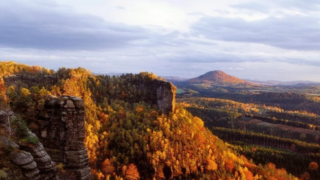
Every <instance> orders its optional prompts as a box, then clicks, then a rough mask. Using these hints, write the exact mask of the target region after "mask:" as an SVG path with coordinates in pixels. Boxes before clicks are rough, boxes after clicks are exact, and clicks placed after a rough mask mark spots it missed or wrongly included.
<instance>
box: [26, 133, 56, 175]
mask: <svg viewBox="0 0 320 180" xmlns="http://www.w3.org/2000/svg"><path fill="white" fill-rule="evenodd" d="M32 134H33V133H32ZM33 136H35V135H34V134H33ZM20 149H22V150H24V151H26V152H28V153H30V154H31V155H32V157H33V160H34V163H33V164H32V165H35V166H36V168H37V169H39V171H40V177H41V179H43V180H58V179H59V178H58V177H57V171H56V168H55V163H54V162H53V161H52V160H51V157H50V156H49V155H48V153H47V152H46V151H45V149H44V147H43V145H42V143H40V142H38V143H36V144H23V143H20ZM29 167H30V168H31V167H33V166H31V164H30V165H29ZM21 168H22V169H24V168H25V167H24V166H22V167H21ZM25 175H26V174H25Z"/></svg>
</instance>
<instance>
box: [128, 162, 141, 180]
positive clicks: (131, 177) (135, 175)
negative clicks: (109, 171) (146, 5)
mask: <svg viewBox="0 0 320 180" xmlns="http://www.w3.org/2000/svg"><path fill="white" fill-rule="evenodd" d="M126 179H128V180H138V179H140V175H139V172H138V169H137V166H136V165H134V164H130V165H129V167H128V169H127V170H126Z"/></svg>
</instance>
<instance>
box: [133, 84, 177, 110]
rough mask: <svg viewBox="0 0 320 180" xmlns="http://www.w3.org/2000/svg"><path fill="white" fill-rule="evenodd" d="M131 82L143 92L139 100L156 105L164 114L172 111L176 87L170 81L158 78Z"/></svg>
mask: <svg viewBox="0 0 320 180" xmlns="http://www.w3.org/2000/svg"><path fill="white" fill-rule="evenodd" d="M131 83H132V84H133V85H135V86H137V87H139V89H140V90H141V91H143V92H144V94H143V96H142V97H139V101H145V102H147V103H149V104H151V105H157V106H158V108H159V110H160V111H161V112H162V113H164V114H168V113H169V112H172V111H173V109H174V106H175V102H176V100H175V97H176V90H177V88H176V87H175V86H174V85H173V84H172V83H170V82H167V81H163V80H159V79H152V80H147V81H141V80H133V81H131Z"/></svg>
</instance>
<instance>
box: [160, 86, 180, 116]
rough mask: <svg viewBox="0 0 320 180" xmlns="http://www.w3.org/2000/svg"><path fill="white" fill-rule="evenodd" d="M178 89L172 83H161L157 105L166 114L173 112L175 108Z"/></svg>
mask: <svg viewBox="0 0 320 180" xmlns="http://www.w3.org/2000/svg"><path fill="white" fill-rule="evenodd" d="M175 95H176V87H175V86H173V85H172V84H171V83H168V82H166V83H159V84H158V86H157V105H158V108H159V109H160V110H161V111H162V112H163V113H165V114H168V113H169V112H171V111H173V109H174V106H175Z"/></svg>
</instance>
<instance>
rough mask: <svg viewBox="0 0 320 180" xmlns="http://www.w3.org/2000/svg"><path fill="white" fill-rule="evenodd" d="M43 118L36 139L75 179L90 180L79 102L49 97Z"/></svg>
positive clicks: (65, 97)
mask: <svg viewBox="0 0 320 180" xmlns="http://www.w3.org/2000/svg"><path fill="white" fill-rule="evenodd" d="M44 111H45V118H44V120H42V121H41V122H38V123H39V124H40V128H39V130H40V133H39V135H38V136H39V139H40V141H41V142H42V143H43V144H44V146H45V148H46V150H47V151H48V153H49V154H50V156H51V158H52V159H53V161H55V162H62V163H64V164H65V166H66V168H67V169H68V170H69V171H73V172H74V173H75V174H76V175H77V179H79V180H80V179H81V180H87V179H90V167H89V158H88V154H87V150H86V148H85V145H84V138H85V127H84V126H85V109H84V103H83V100H82V99H81V98H78V97H74V96H62V97H53V96H50V97H48V99H47V100H46V102H45V110H44Z"/></svg>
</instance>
